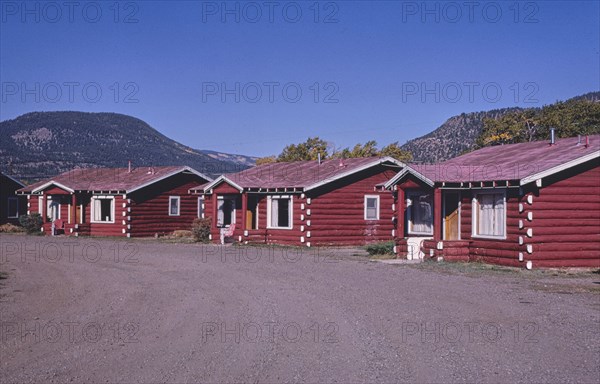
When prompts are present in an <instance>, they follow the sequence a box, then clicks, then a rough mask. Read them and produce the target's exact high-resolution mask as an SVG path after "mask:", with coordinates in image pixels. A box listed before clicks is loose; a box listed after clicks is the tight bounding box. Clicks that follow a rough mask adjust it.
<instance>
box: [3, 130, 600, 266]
mask: <svg viewBox="0 0 600 384" xmlns="http://www.w3.org/2000/svg"><path fill="white" fill-rule="evenodd" d="M599 159H600V135H593V136H589V137H587V138H586V139H585V140H583V141H582V140H581V139H578V138H567V139H559V140H557V141H555V142H553V143H548V142H532V143H523V144H511V145H503V146H496V147H489V148H484V149H480V150H477V151H474V152H471V153H469V154H466V155H463V156H459V157H457V158H454V159H452V160H449V161H446V162H442V163H438V164H430V165H418V164H404V163H402V162H399V161H397V160H395V159H393V158H390V157H384V158H362V159H342V160H339V159H334V160H325V161H301V162H293V163H275V164H267V165H262V166H256V167H254V168H251V169H247V170H244V171H242V172H238V173H233V174H225V175H221V176H219V177H218V178H216V179H214V180H213V179H211V178H210V177H208V176H206V175H203V174H201V173H199V172H197V171H195V170H193V169H191V168H189V167H153V168H134V169H130V168H120V169H77V170H73V171H70V172H66V173H63V174H61V175H59V176H56V177H54V178H52V179H49V180H44V181H41V182H39V183H36V184H33V185H30V186H27V187H24V188H20V189H18V190H17V191H16V194H17V196H22V197H23V198H25V199H26V200H24V203H22V205H24V206H26V212H27V213H32V212H39V213H41V214H42V217H43V218H44V226H43V231H44V232H46V233H51V232H52V231H53V229H57V228H58V229H59V230H62V231H63V232H64V233H65V234H66V235H92V236H94V235H96V236H127V237H140V236H153V235H155V234H157V233H168V232H172V231H174V230H178V229H189V228H190V225H191V223H192V221H193V220H194V219H195V218H198V217H204V218H210V220H211V239H212V241H213V242H215V243H219V242H221V241H222V240H223V237H224V236H227V237H228V238H232V239H233V240H234V241H236V242H241V243H265V244H273V243H275V244H288V245H295V246H306V247H313V246H334V245H363V244H368V243H373V242H378V241H391V240H394V241H395V244H396V247H395V249H396V252H397V254H398V257H400V258H409V259H411V258H430V257H433V258H444V259H445V260H448V261H472V260H480V261H484V262H489V263H495V264H502V265H510V266H527V267H532V266H540V267H600V167H599V165H600V164H599ZM3 180H4V179H3ZM3 184H4V183H3ZM11 188H15V187H14V186H12V187H11ZM3 196H4V195H3ZM14 197H15V196H14V195H12V196H11V197H9V198H14ZM2 199H3V200H2V204H3V205H4V204H5V201H4V200H5V197H3V198H2ZM12 201H13V203H11V204H12V205H11V206H10V207H13V208H10V207H9V206H8V205H7V206H6V207H4V206H2V207H0V210H1V211H2V212H9V211H10V212H12V213H14V210H15V208H14V200H12ZM9 205H10V204H9ZM17 210H19V208H17ZM13 216H14V215H13ZM13 219H14V218H13Z"/></svg>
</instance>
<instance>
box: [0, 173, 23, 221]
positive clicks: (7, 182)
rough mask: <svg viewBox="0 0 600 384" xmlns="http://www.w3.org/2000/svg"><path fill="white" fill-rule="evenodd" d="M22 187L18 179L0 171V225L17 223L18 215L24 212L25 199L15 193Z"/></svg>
mask: <svg viewBox="0 0 600 384" xmlns="http://www.w3.org/2000/svg"><path fill="white" fill-rule="evenodd" d="M23 187H24V185H23V184H22V183H21V182H20V181H18V180H16V179H14V178H12V177H10V176H8V175H6V174H4V173H2V172H0V225H2V224H6V223H11V224H18V223H19V216H21V215H24V214H25V205H26V202H25V199H24V198H23V197H20V196H17V195H16V194H15V191H16V190H17V189H19V188H23Z"/></svg>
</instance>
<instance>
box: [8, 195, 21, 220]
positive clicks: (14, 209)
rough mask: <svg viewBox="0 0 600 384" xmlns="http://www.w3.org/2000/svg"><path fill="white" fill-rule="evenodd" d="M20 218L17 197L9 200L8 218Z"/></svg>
mask: <svg viewBox="0 0 600 384" xmlns="http://www.w3.org/2000/svg"><path fill="white" fill-rule="evenodd" d="M17 217H19V199H18V198H16V197H9V198H8V218H9V219H14V218H17Z"/></svg>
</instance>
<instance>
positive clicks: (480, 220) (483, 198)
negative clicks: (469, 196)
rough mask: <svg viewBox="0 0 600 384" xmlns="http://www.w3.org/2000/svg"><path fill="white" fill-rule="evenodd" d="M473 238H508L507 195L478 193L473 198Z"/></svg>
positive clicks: (501, 193) (502, 193)
mask: <svg viewBox="0 0 600 384" xmlns="http://www.w3.org/2000/svg"><path fill="white" fill-rule="evenodd" d="M473 236H482V237H492V238H501V239H503V238H506V193H505V192H495V191H494V192H478V193H475V196H474V197H473Z"/></svg>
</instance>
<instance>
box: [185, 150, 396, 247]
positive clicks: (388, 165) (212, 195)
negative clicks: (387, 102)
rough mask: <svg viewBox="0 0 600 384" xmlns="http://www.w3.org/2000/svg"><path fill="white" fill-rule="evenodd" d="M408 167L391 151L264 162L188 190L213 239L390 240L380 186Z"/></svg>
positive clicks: (386, 201) (389, 217) (386, 196)
mask: <svg viewBox="0 0 600 384" xmlns="http://www.w3.org/2000/svg"><path fill="white" fill-rule="evenodd" d="M403 166H404V164H403V163H401V162H399V161H397V160H395V159H393V158H391V157H385V158H361V159H344V160H338V159H335V160H325V161H322V162H320V161H317V160H315V161H299V162H291V163H275V164H266V165H261V166H257V167H254V168H251V169H248V170H244V171H242V172H239V173H234V174H225V175H222V176H220V177H219V178H217V179H216V180H214V181H213V182H211V183H208V184H206V185H202V186H199V187H197V188H193V189H191V190H190V192H191V193H192V194H194V195H197V196H198V199H199V206H200V207H201V210H202V211H203V212H202V215H203V217H210V218H211V219H212V230H211V238H212V240H213V241H214V242H218V241H220V238H221V234H222V232H228V233H227V235H230V236H231V237H232V238H233V239H234V240H235V241H238V242H242V243H277V244H288V245H297V246H307V247H310V246H323V245H362V244H368V243H371V242H376V241H384V240H388V241H391V240H393V230H394V223H393V218H394V215H393V210H392V203H393V201H392V194H391V193H389V192H388V191H382V190H381V188H379V189H377V188H376V187H377V186H378V185H383V184H384V183H385V182H387V181H389V180H390V179H391V178H392V177H393V176H394V175H395V174H396V173H397V172H398V171H399V170H400V169H402V167H403Z"/></svg>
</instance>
